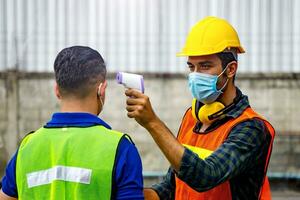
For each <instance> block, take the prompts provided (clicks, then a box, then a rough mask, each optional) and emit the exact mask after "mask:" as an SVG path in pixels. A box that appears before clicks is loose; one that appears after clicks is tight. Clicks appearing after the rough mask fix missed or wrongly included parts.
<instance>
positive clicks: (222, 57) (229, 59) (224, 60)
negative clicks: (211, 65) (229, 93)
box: [217, 52, 237, 81]
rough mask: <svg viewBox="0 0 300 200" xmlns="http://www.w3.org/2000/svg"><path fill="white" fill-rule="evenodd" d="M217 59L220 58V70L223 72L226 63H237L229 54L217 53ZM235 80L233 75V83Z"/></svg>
mask: <svg viewBox="0 0 300 200" xmlns="http://www.w3.org/2000/svg"><path fill="white" fill-rule="evenodd" d="M217 56H218V58H220V60H221V63H222V69H223V70H224V69H225V68H226V66H227V65H228V63H230V62H232V61H237V59H236V58H235V57H234V56H233V54H232V53H231V52H221V53H217ZM234 80H235V75H234V77H233V81H234Z"/></svg>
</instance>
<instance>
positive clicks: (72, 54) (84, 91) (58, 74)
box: [54, 46, 106, 98]
mask: <svg viewBox="0 0 300 200" xmlns="http://www.w3.org/2000/svg"><path fill="white" fill-rule="evenodd" d="M54 72H55V80H56V83H57V85H58V88H59V91H60V93H61V95H62V96H67V95H72V96H75V97H78V98H85V97H86V96H88V95H89V94H90V92H91V90H92V89H94V86H95V84H96V83H98V82H100V81H101V82H103V81H104V80H105V77H106V65H105V63H104V60H103V58H102V56H101V55H100V54H99V53H98V52H97V51H96V50H94V49H92V48H90V47H85V46H72V47H68V48H65V49H63V50H61V51H60V52H59V53H58V55H57V57H56V59H55V61H54Z"/></svg>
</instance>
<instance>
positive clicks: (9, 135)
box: [3, 71, 19, 159]
mask: <svg viewBox="0 0 300 200" xmlns="http://www.w3.org/2000/svg"><path fill="white" fill-rule="evenodd" d="M5 86H6V98H7V101H6V102H7V106H6V108H7V129H6V132H5V134H4V138H3V139H4V144H5V149H6V152H7V159H9V158H10V157H11V156H12V155H13V154H14V153H15V151H16V149H17V145H18V142H19V137H18V77H17V72H15V71H9V72H8V73H7V78H6V83H5Z"/></svg>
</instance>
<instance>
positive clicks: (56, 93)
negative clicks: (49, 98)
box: [54, 83, 61, 99]
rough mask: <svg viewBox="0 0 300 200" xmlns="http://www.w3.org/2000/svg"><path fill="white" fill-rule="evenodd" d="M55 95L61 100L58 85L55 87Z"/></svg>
mask: <svg viewBox="0 0 300 200" xmlns="http://www.w3.org/2000/svg"><path fill="white" fill-rule="evenodd" d="M54 93H55V96H56V97H57V98H58V99H61V95H60V92H59V88H58V85H57V83H55V85H54Z"/></svg>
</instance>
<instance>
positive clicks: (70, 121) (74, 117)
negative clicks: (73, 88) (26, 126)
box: [44, 112, 111, 129]
mask: <svg viewBox="0 0 300 200" xmlns="http://www.w3.org/2000/svg"><path fill="white" fill-rule="evenodd" d="M95 125H101V126H104V127H105V128H108V129H111V127H110V126H109V125H108V124H107V123H106V122H105V121H103V120H102V119H100V118H99V117H98V116H96V115H93V114H90V113H80V112H70V113H63V112H58V113H54V114H53V115H52V119H51V120H50V121H49V122H47V124H46V125H45V126H44V127H45V128H54V127H55V128H59V127H89V126H95Z"/></svg>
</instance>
